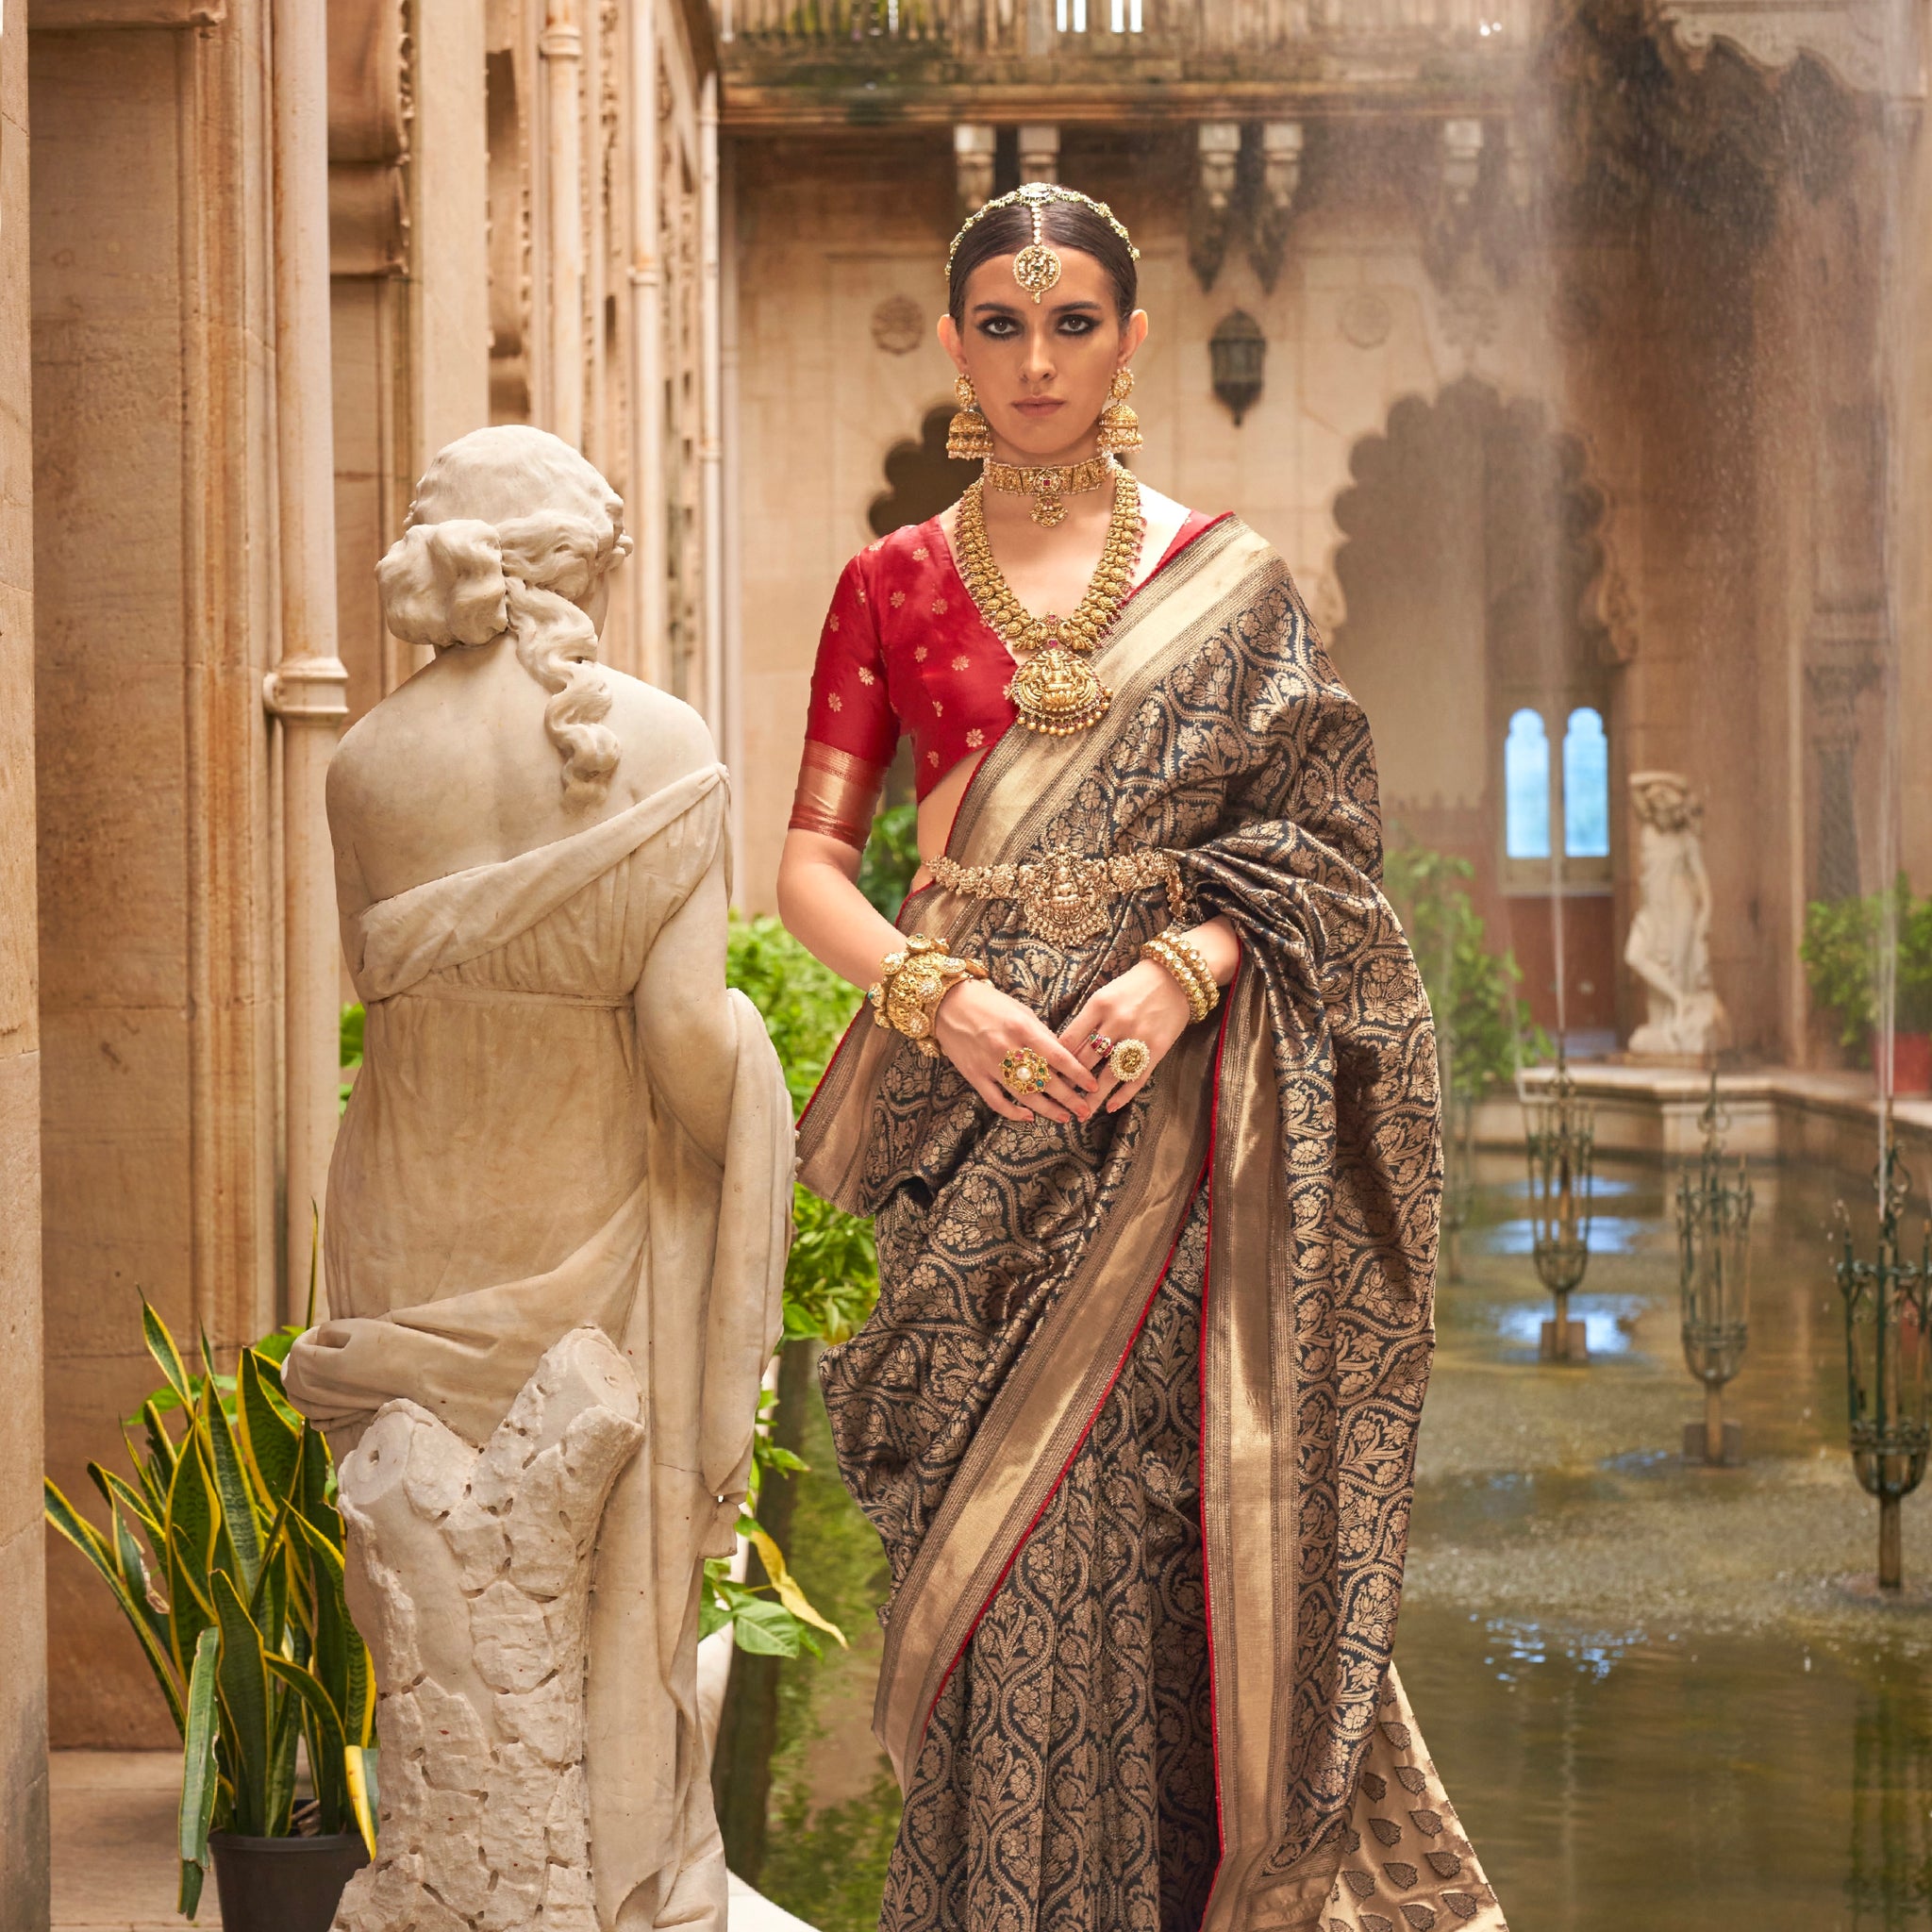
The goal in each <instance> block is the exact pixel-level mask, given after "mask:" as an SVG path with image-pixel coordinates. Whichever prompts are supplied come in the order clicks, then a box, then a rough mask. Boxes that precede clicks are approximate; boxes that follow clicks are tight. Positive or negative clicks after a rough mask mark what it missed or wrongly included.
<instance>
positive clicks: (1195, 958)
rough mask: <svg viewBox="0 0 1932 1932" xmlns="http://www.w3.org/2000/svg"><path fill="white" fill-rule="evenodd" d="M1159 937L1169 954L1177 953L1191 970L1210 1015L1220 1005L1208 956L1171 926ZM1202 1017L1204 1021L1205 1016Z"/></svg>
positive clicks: (1188, 937) (1218, 993)
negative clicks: (1165, 944) (1164, 943)
mask: <svg viewBox="0 0 1932 1932" xmlns="http://www.w3.org/2000/svg"><path fill="white" fill-rule="evenodd" d="M1160 937H1161V938H1162V939H1163V940H1164V941H1166V942H1167V946H1168V950H1169V951H1170V952H1174V953H1177V954H1178V955H1179V956H1180V957H1181V958H1183V959H1185V960H1186V961H1187V963H1188V964H1189V966H1191V968H1192V969H1193V973H1194V977H1195V979H1196V980H1197V981H1198V982H1199V984H1200V988H1201V992H1202V995H1203V997H1204V998H1205V999H1206V1000H1207V1002H1208V1012H1209V1013H1211V1012H1212V1011H1213V1010H1214V1008H1216V1007H1218V1006H1219V1005H1220V1004H1221V988H1220V987H1219V986H1218V985H1217V984H1216V983H1215V978H1214V969H1213V968H1212V967H1211V966H1209V965H1208V955H1207V954H1206V953H1204V952H1203V951H1202V950H1201V948H1200V945H1199V943H1198V942H1197V941H1195V940H1194V939H1193V938H1192V937H1191V935H1190V934H1187V933H1184V932H1176V931H1174V928H1173V926H1169V927H1168V929H1167V930H1166V931H1165V932H1164V933H1162V934H1161V935H1160ZM1202 1017H1203V1018H1204V1019H1205V1018H1206V1017H1207V1015H1206V1014H1204V1015H1203V1016H1202Z"/></svg>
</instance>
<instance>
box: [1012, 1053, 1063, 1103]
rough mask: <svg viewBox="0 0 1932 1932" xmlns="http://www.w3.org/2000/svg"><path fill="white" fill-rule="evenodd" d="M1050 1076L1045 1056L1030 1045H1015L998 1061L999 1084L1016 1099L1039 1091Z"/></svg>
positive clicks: (1051, 1076) (1051, 1074) (1051, 1070)
mask: <svg viewBox="0 0 1932 1932" xmlns="http://www.w3.org/2000/svg"><path fill="white" fill-rule="evenodd" d="M1052 1078H1053V1069H1052V1068H1051V1067H1050V1066H1048V1065H1047V1063H1046V1056H1045V1055H1044V1054H1043V1053H1040V1052H1038V1051H1036V1050H1035V1049H1034V1048H1033V1047H1030V1046H1016V1047H1015V1048H1014V1049H1013V1050H1012V1052H1011V1053H1009V1054H1008V1055H1007V1056H1006V1058H1004V1059H1002V1060H1001V1061H1000V1084H1001V1085H1002V1086H1003V1087H1005V1089H1006V1090H1007V1091H1008V1093H1010V1094H1012V1095H1014V1096H1015V1097H1016V1098H1017V1099H1021V1100H1024V1098H1025V1097H1026V1096H1027V1094H1029V1093H1038V1092H1040V1091H1041V1090H1042V1089H1043V1088H1044V1087H1045V1086H1046V1083H1047V1082H1048V1081H1049V1080H1051V1079H1052Z"/></svg>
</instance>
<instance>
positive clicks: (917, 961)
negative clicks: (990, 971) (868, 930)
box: [865, 933, 987, 1059]
mask: <svg viewBox="0 0 1932 1932" xmlns="http://www.w3.org/2000/svg"><path fill="white" fill-rule="evenodd" d="M986 977H987V971H986V968H985V967H984V966H982V965H981V964H980V963H979V961H978V960H977V959H959V958H954V956H953V955H952V954H951V953H950V952H948V951H947V950H946V942H945V941H944V940H939V939H930V938H928V937H927V936H926V935H925V934H924V933H914V934H913V935H912V937H911V938H910V939H908V941H906V946H905V950H904V951H903V952H895V953H888V954H887V955H886V957H885V958H883V959H881V960H880V961H879V976H878V978H877V980H876V981H875V982H874V984H873V985H871V986H869V987H868V988H867V989H866V992H865V996H866V998H867V999H868V1000H870V1001H871V1002H872V1018H873V1024H874V1025H875V1026H885V1027H889V1028H890V1029H891V1031H892V1032H894V1033H903V1034H904V1035H905V1036H906V1038H907V1039H908V1040H909V1041H912V1043H913V1044H914V1045H915V1046H916V1047H918V1049H919V1050H920V1052H921V1053H923V1054H924V1056H925V1057H926V1058H927V1059H937V1058H939V1052H940V1047H939V1041H936V1040H935V1039H934V1038H933V1037H932V1034H933V1024H934V1022H935V1020H936V1018H937V1016H938V1014H939V1009H940V1002H941V1000H942V999H944V998H945V996H946V995H947V994H948V993H949V992H951V991H952V990H953V989H954V988H955V987H956V986H958V984H959V982H960V981H961V980H962V979H984V978H986Z"/></svg>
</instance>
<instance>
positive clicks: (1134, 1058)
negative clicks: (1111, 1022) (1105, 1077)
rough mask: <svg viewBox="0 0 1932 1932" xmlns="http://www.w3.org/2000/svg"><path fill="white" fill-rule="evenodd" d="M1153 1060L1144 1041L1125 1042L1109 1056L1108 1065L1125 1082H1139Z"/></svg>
mask: <svg viewBox="0 0 1932 1932" xmlns="http://www.w3.org/2000/svg"><path fill="white" fill-rule="evenodd" d="M1152 1058H1154V1056H1153V1054H1152V1053H1151V1052H1150V1051H1149V1049H1148V1045H1147V1042H1146V1041H1144V1040H1124V1041H1121V1043H1120V1044H1119V1045H1118V1046H1116V1047H1115V1048H1114V1050H1113V1051H1112V1052H1111V1053H1110V1054H1108V1057H1107V1063H1108V1066H1110V1067H1111V1068H1112V1069H1113V1070H1114V1072H1115V1073H1116V1074H1118V1075H1119V1076H1120V1077H1121V1078H1122V1079H1123V1080H1138V1079H1139V1078H1140V1077H1141V1074H1144V1073H1145V1072H1146V1071H1147V1062H1148V1061H1149V1060H1150V1059H1152Z"/></svg>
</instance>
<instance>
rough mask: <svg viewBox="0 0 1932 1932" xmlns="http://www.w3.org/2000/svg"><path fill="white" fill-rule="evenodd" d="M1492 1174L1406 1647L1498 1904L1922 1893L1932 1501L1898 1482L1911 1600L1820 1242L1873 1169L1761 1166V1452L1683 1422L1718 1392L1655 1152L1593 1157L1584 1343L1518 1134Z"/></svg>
mask: <svg viewBox="0 0 1932 1932" xmlns="http://www.w3.org/2000/svg"><path fill="white" fill-rule="evenodd" d="M1483 1179H1484V1181H1485V1185H1484V1187H1483V1188H1482V1190H1481V1191H1480V1195H1479V1198H1478V1201H1477V1204H1476V1211H1475V1214H1474V1217H1473V1220H1472V1224H1471V1225H1470V1227H1469V1228H1468V1229H1467V1231H1466V1232H1465V1235H1464V1239H1463V1257H1464V1259H1463V1279H1462V1280H1461V1281H1459V1282H1457V1283H1454V1284H1448V1283H1445V1284H1444V1285H1443V1287H1442V1290H1441V1303H1440V1321H1439V1326H1440V1332H1441V1351H1440V1355H1439V1357H1438V1367H1437V1372H1436V1380H1435V1383H1434V1386H1433V1388H1432V1390H1431V1392H1430V1397H1429V1405H1428V1409H1427V1414H1426V1421H1425V1425H1424V1443H1423V1455H1422V1472H1421V1480H1420V1484H1419V1488H1418V1493H1417V1502H1416V1511H1415V1530H1414V1541H1413V1547H1412V1553H1411V1557H1410V1570H1409V1584H1408V1595H1407V1603H1406V1606H1405V1608H1404V1611H1403V1621H1402V1628H1401V1633H1400V1636H1399V1638H1398V1641H1397V1646H1396V1649H1397V1656H1398V1658H1399V1660H1400V1661H1401V1663H1402V1666H1403V1673H1404V1675H1405V1677H1406V1678H1407V1683H1408V1689H1409V1694H1410V1696H1411V1698H1412V1699H1413V1700H1414V1702H1415V1705H1416V1708H1417V1713H1418V1715H1419V1716H1420V1718H1421V1719H1422V1722H1423V1725H1424V1730H1425V1731H1426V1733H1427V1736H1428V1739H1429V1742H1430V1745H1431V1748H1432V1749H1433V1751H1434V1753H1435V1756H1436V1759H1437V1761H1438V1763H1439V1765H1440V1766H1441V1769H1442V1772H1443V1774H1444V1775H1445V1777H1446V1778H1447V1780H1448V1784H1449V1789H1450V1790H1451V1792H1452V1793H1453V1794H1454V1796H1455V1798H1456V1801H1457V1807H1458V1808H1459V1809H1460V1810H1461V1812H1462V1815H1463V1820H1464V1823H1465V1824H1467V1826H1468V1827H1469V1830H1470V1833H1471V1835H1472V1837H1473V1838H1474V1840H1475V1842H1476V1843H1477V1845H1478V1846H1479V1847H1480V1848H1481V1850H1482V1854H1483V1857H1484V1859H1485V1861H1486V1862H1487V1864H1488V1866H1489V1869H1490V1874H1491V1878H1492V1879H1493V1880H1494V1882H1495V1885H1496V1889H1497V1891H1498V1893H1499V1895H1500V1896H1501V1897H1502V1899H1503V1902H1504V1905H1505V1907H1506V1908H1507V1911H1508V1914H1509V1918H1510V1923H1511V1924H1512V1925H1514V1926H1515V1927H1516V1928H1517V1932H1611V1928H1613V1927H1614V1928H1617V1932H1624V1928H1627V1927H1632V1926H1637V1927H1642V1928H1644V1932H1692V1928H1697V1932H1704V1928H1707V1927H1710V1926H1714V1925H1717V1924H1738V1925H1749V1926H1751V1927H1753V1928H1756V1932H1787V1928H1789V1932H1800V1928H1803V1932H1838V1928H1847V1932H1849V1928H1852V1927H1857V1928H1861V1932H1862V1928H1868V1927H1869V1928H1879V1927H1887V1928H1890V1927H1907V1926H1909V1927H1926V1926H1932V1691H1928V1678H1927V1659H1928V1656H1932V1592H1927V1591H1924V1590H1923V1589H1917V1588H1914V1587H1913V1586H1914V1582H1915V1579H1916V1580H1917V1582H1918V1583H1919V1584H1922V1585H1923V1584H1925V1583H1928V1582H1932V1518H1928V1517H1927V1515H1926V1511H1927V1509H1928V1508H1932V1501H1928V1500H1927V1499H1926V1498H1924V1497H1915V1498H1912V1499H1909V1500H1908V1501H1907V1504H1906V1506H1905V1533H1906V1577H1907V1592H1906V1596H1905V1600H1904V1601H1903V1602H1900V1603H1897V1604H1891V1605H1881V1604H1879V1603H1878V1602H1876V1601H1875V1599H1874V1593H1873V1592H1872V1591H1871V1590H1870V1588H1869V1578H1870V1575H1871V1572H1872V1570H1873V1566H1874V1549H1875V1541H1876V1534H1877V1518H1876V1506H1875V1505H1874V1504H1873V1503H1872V1502H1871V1501H1870V1500H1869V1499H1868V1498H1867V1497H1866V1496H1865V1495H1864V1494H1863V1493H1862V1492H1861V1491H1859V1490H1858V1488H1857V1484H1856V1482H1855V1481H1854V1479H1853V1476H1852V1473H1851V1466H1850V1460H1849V1458H1848V1457H1847V1456H1846V1454H1845V1451H1844V1437H1843V1421H1844V1391H1843V1342H1842V1326H1841V1322H1840V1309H1839V1302H1838V1294H1837V1290H1836V1287H1835V1285H1834V1283H1833V1280H1832V1277H1831V1274H1830V1272H1829V1267H1828V1257H1827V1253H1826V1236H1825V1226H1826V1223H1827V1220H1828V1217H1829V1216H1830V1213H1831V1210H1832V1207H1833V1203H1834V1202H1835V1200H1836V1199H1837V1198H1838V1196H1839V1195H1840V1193H1841V1192H1842V1193H1843V1194H1845V1196H1846V1197H1847V1199H1848V1200H1849V1201H1851V1202H1852V1203H1853V1204H1854V1205H1855V1208H1856V1207H1858V1206H1862V1203H1863V1201H1864V1200H1865V1199H1866V1198H1867V1197H1868V1194H1869V1189H1867V1188H1865V1187H1863V1186H1862V1185H1861V1184H1860V1183H1859V1182H1857V1181H1856V1180H1853V1179H1844V1180H1840V1179H1838V1178H1835V1177H1833V1176H1830V1175H1826V1174H1820V1173H1818V1172H1817V1171H1815V1170H1808V1169H1783V1170H1777V1171H1773V1172H1767V1173H1760V1174H1756V1175H1754V1182H1755V1185H1756V1186H1757V1204H1758V1212H1757V1221H1756V1225H1755V1231H1754V1237H1755V1253H1754V1268H1755V1278H1754V1299H1753V1308H1752V1324H1751V1344H1750V1349H1749V1352H1748V1354H1747V1355H1746V1357H1745V1360H1744V1367H1743V1370H1742V1373H1741V1374H1740V1376H1739V1378H1738V1380H1737V1381H1736V1382H1734V1383H1733V1384H1732V1385H1731V1386H1730V1388H1729V1390H1728V1391H1726V1407H1727V1409H1728V1412H1729V1413H1730V1414H1731V1415H1733V1416H1734V1417H1736V1418H1738V1419H1739V1420H1740V1421H1741V1422H1742V1424H1743V1427H1744V1447H1745V1455H1746V1457H1747V1461H1746V1464H1745V1466H1744V1467H1742V1468H1740V1469H1733V1470H1707V1469H1704V1468H1701V1467H1695V1466H1687V1465H1686V1464H1685V1463H1684V1462H1683V1460H1682V1458H1681V1457H1680V1455H1679V1454H1678V1450H1679V1447H1680V1445H1681V1442H1682V1436H1683V1424H1685V1423H1687V1422H1689V1421H1691V1420H1692V1419H1694V1418H1695V1417H1696V1416H1698V1415H1699V1414H1700V1413H1701V1407H1702V1391H1701V1389H1700V1387H1699V1385H1698V1384H1697V1383H1695V1382H1694V1381H1693V1380H1692V1379H1691V1376H1690V1374H1688V1373H1687V1372H1686V1370H1685V1368H1684V1364H1683V1357H1682V1354H1681V1350H1680V1348H1679V1343H1678V1334H1677V1298H1676V1252H1675V1237H1674V1229H1673V1227H1672V1224H1671V1222H1670V1220H1669V1215H1668V1208H1667V1202H1666V1192H1665V1191H1666V1187H1667V1184H1668V1176H1667V1175H1666V1174H1664V1173H1663V1172H1661V1171H1659V1170H1657V1169H1656V1168H1643V1167H1631V1168H1627V1169H1620V1168H1613V1169H1611V1170H1610V1171H1609V1172H1608V1173H1607V1174H1605V1175H1604V1176H1602V1177H1601V1178H1600V1184H1599V1188H1598V1198H1597V1200H1596V1202H1595V1207H1596V1209H1597V1212H1598V1217H1599V1218H1598V1222H1597V1227H1598V1230H1599V1231H1600V1233H1601V1236H1602V1240H1601V1241H1600V1242H1598V1243H1595V1245H1596V1252H1595V1254H1594V1255H1593V1257H1592V1259H1591V1269H1590V1274H1589V1276H1588V1277H1587V1278H1586V1281H1585V1283H1584V1288H1583V1291H1581V1292H1580V1293H1578V1294H1577V1295H1576V1296H1574V1298H1573V1300H1572V1304H1571V1307H1572V1310H1573V1312H1574V1314H1575V1315H1576V1316H1578V1317H1580V1318H1581V1319H1583V1320H1585V1321H1586V1322H1587V1323H1588V1324H1589V1325H1590V1346H1591V1355H1592V1359H1591V1362H1590V1363H1589V1365H1587V1366H1584V1367H1577V1368H1572V1367H1567V1366H1565V1367H1559V1366H1554V1365H1551V1366H1545V1365H1543V1364H1541V1363H1540V1362H1538V1360H1537V1359H1536V1341H1537V1324H1538V1323H1539V1322H1540V1321H1541V1318H1542V1317H1543V1316H1544V1315H1545V1314H1547V1313H1548V1311H1549V1302H1548V1297H1547V1296H1546V1295H1545V1294H1543V1293H1542V1291H1541V1289H1540V1287H1539V1285H1538V1284H1537V1282H1536V1279H1535V1275H1534V1273H1533V1271H1532V1270H1531V1269H1530V1267H1529V1265H1528V1260H1527V1255H1526V1248H1527V1241H1526V1223H1525V1222H1524V1219H1523V1215H1524V1195H1523V1189H1522V1186H1521V1183H1520V1181H1518V1180H1517V1179H1516V1173H1515V1169H1514V1167H1513V1165H1512V1164H1511V1163H1508V1162H1507V1161H1505V1160H1503V1159H1502V1158H1500V1157H1499V1158H1496V1159H1495V1160H1494V1161H1493V1162H1492V1163H1489V1164H1487V1165H1486V1167H1485V1170H1484V1174H1483ZM1916 1212H1917V1208H1916V1205H1915V1209H1914V1217H1915V1218H1916Z"/></svg>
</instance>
